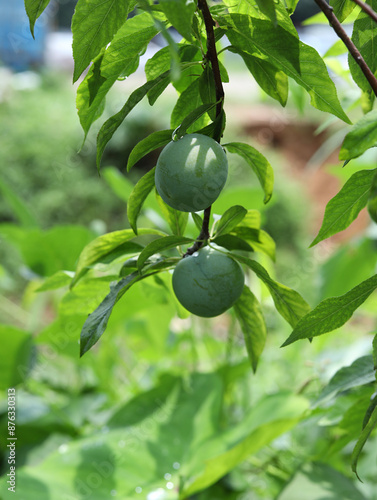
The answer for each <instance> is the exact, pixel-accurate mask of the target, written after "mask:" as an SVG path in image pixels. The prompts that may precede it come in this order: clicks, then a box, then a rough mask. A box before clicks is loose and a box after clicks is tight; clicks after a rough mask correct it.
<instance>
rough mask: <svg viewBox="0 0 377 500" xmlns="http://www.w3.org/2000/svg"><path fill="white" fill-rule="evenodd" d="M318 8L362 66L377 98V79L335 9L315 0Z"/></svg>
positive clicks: (324, 0) (319, 0) (320, 0)
mask: <svg viewBox="0 0 377 500" xmlns="http://www.w3.org/2000/svg"><path fill="white" fill-rule="evenodd" d="M314 1H315V2H316V4H317V5H318V7H319V8H320V9H321V10H322V12H323V13H324V14H325V16H326V17H327V19H328V21H329V23H330V24H331V26H332V28H333V30H334V31H335V33H336V34H337V35H338V37H339V38H340V39H341V40H342V41H343V43H344V45H345V46H346V47H347V49H348V50H349V53H350V54H351V56H352V57H353V58H354V60H355V61H356V63H357V64H358V65H359V66H360V69H361V71H362V72H363V73H364V76H365V78H366V79H367V80H368V82H369V85H370V86H371V87H372V90H373V92H374V94H375V95H376V96H377V78H376V77H375V76H374V74H373V73H372V71H371V69H370V68H369V66H368V65H367V63H366V62H365V60H364V58H363V56H362V55H361V54H360V52H359V50H358V49H357V47H356V45H355V44H354V43H353V41H352V40H351V39H350V37H349V36H348V35H347V33H346V32H345V31H344V29H343V26H342V25H341V24H340V22H339V20H338V18H337V17H336V16H335V14H334V12H333V8H332V7H331V6H330V5H328V3H327V2H326V0H314Z"/></svg>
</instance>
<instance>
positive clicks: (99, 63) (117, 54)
mask: <svg viewBox="0 0 377 500" xmlns="http://www.w3.org/2000/svg"><path fill="white" fill-rule="evenodd" d="M157 33H158V30H157V29H156V27H155V25H154V20H153V19H152V18H151V17H150V16H149V14H147V13H144V14H139V15H137V16H135V17H132V18H131V19H128V20H127V21H126V22H125V23H124V24H123V26H122V27H121V28H120V29H119V31H118V32H117V33H116V35H115V36H114V39H113V40H112V43H111V44H110V45H109V47H108V48H107V49H106V50H105V52H104V53H102V54H100V55H99V56H98V57H97V58H96V59H95V62H94V64H92V66H91V67H90V69H89V71H88V74H87V75H86V77H85V78H84V80H83V81H82V83H81V84H80V85H79V88H78V89H77V99H76V106H77V109H78V115H79V118H80V123H81V126H82V128H83V130H84V132H85V134H87V133H88V131H89V129H90V127H91V125H92V123H93V122H94V121H95V120H96V119H97V118H98V117H99V116H100V112H101V107H102V106H103V105H104V99H105V97H106V95H107V93H108V92H109V90H110V89H111V87H112V86H113V85H114V83H115V82H116V81H117V79H118V78H119V77H123V78H124V77H125V76H128V75H130V74H131V73H133V72H134V71H136V69H137V67H138V64H137V62H138V60H139V55H140V53H141V52H143V51H144V50H145V49H146V47H147V45H148V43H149V42H150V40H151V39H152V38H153V37H154V36H155V35H156V34H157ZM136 92H137V90H136V91H135V92H134V93H133V94H131V96H130V98H131V97H132V96H133V95H135V93H136ZM144 95H145V94H144ZM144 95H143V97H144ZM137 102H139V101H137ZM137 102H136V103H134V105H136V104H137ZM131 109H132V108H131Z"/></svg>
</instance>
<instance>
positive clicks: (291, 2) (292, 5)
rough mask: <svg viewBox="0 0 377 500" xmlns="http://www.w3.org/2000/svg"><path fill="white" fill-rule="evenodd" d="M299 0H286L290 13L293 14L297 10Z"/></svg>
mask: <svg viewBox="0 0 377 500" xmlns="http://www.w3.org/2000/svg"><path fill="white" fill-rule="evenodd" d="M298 2H299V0H285V4H286V6H287V10H288V12H289V15H291V14H293V12H294V11H295V10H296V6H297V4H298Z"/></svg>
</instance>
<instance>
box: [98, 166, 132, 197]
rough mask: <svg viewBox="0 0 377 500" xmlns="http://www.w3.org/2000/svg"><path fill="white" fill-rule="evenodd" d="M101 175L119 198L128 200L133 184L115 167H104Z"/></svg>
mask: <svg viewBox="0 0 377 500" xmlns="http://www.w3.org/2000/svg"><path fill="white" fill-rule="evenodd" d="M102 177H103V178H104V179H105V181H106V182H107V184H108V185H109V186H110V188H111V189H112V190H113V192H114V193H115V194H116V195H117V196H118V198H120V199H121V200H123V201H125V202H126V203H127V202H128V199H129V197H130V196H131V193H132V191H133V189H134V187H135V185H134V184H133V183H132V182H131V181H130V180H129V179H127V177H125V176H124V175H123V174H122V173H121V172H120V171H119V169H117V168H116V167H106V168H104V169H103V170H102Z"/></svg>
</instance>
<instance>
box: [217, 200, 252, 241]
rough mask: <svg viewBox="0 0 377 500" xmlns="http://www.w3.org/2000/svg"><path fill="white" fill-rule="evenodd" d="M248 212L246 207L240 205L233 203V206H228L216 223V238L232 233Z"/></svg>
mask: <svg viewBox="0 0 377 500" xmlns="http://www.w3.org/2000/svg"><path fill="white" fill-rule="evenodd" d="M246 214H247V210H246V208H244V207H241V206H240V205H233V207H230V208H228V210H227V211H226V212H224V214H223V215H222V216H221V219H220V220H219V221H218V222H217V224H216V229H215V234H214V238H217V237H218V236H220V235H222V234H225V233H230V231H231V230H232V229H233V228H234V227H235V226H237V224H239V223H240V222H241V221H242V220H243V219H244V218H245V216H246Z"/></svg>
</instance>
